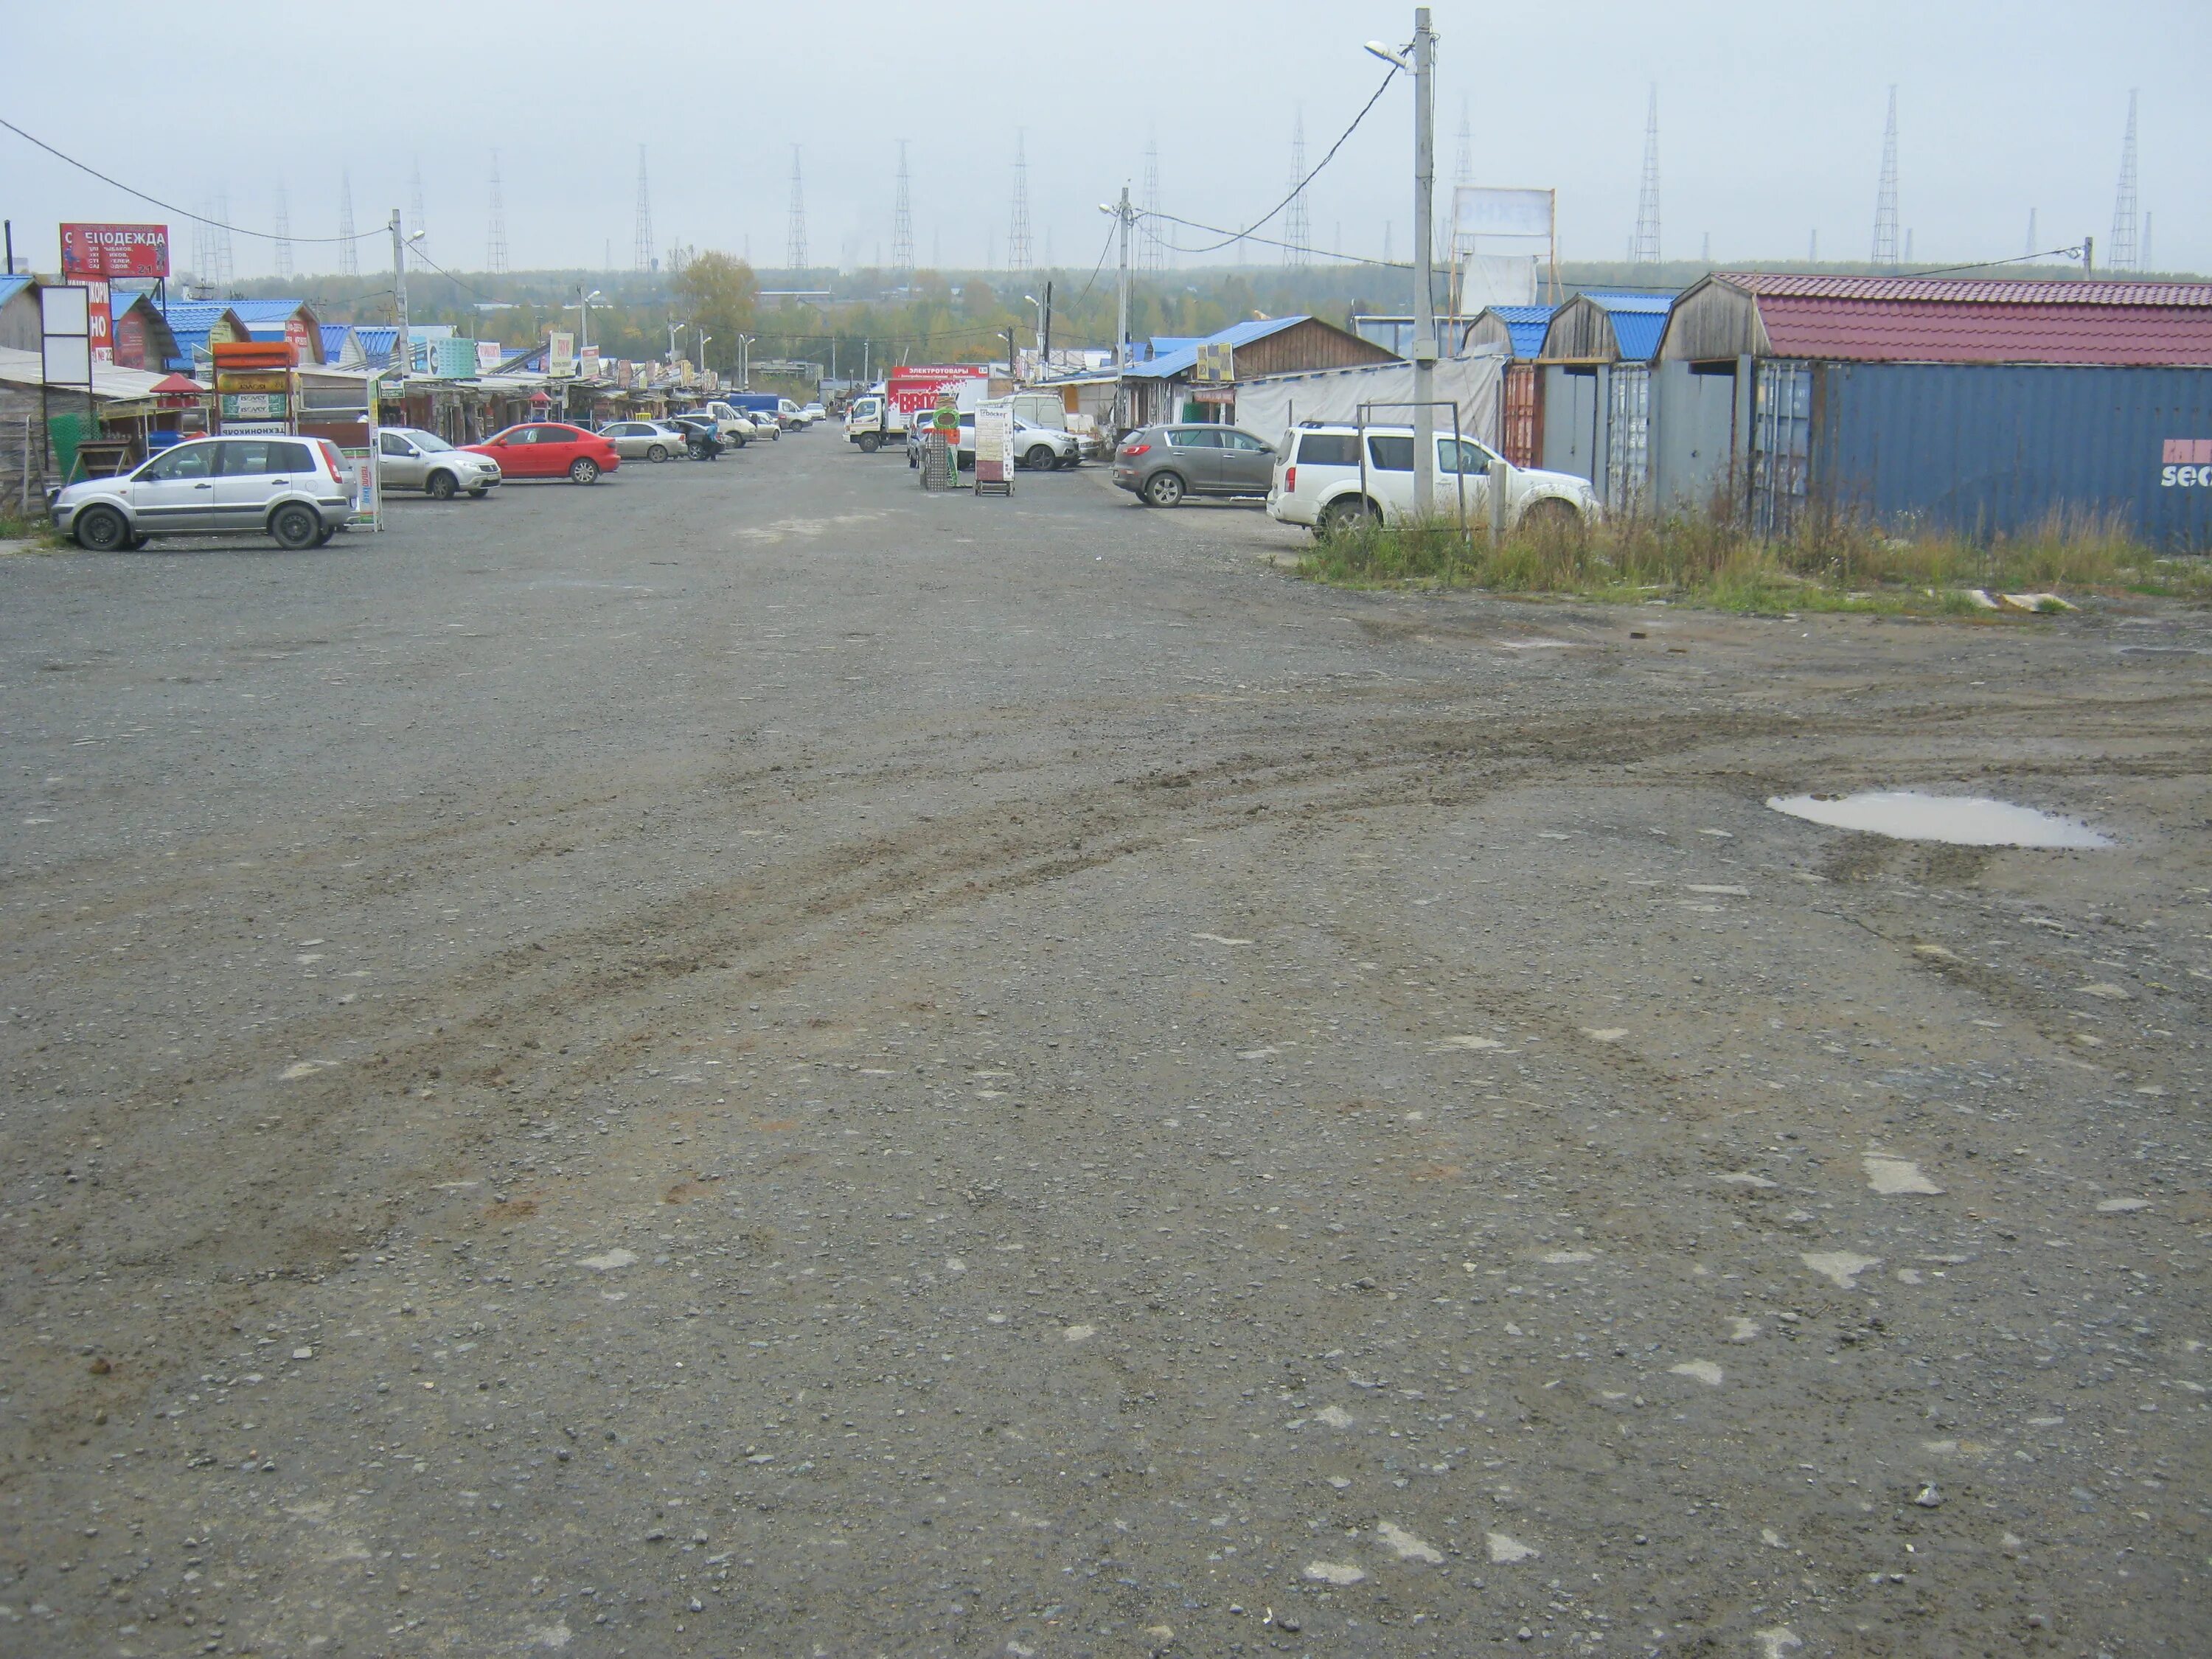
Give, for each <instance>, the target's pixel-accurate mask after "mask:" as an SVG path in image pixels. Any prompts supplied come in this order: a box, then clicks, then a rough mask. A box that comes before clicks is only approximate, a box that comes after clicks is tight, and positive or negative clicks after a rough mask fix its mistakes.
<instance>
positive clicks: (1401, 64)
mask: <svg viewBox="0 0 2212 1659" xmlns="http://www.w3.org/2000/svg"><path fill="white" fill-rule="evenodd" d="M1367 50H1368V51H1370V52H1373V53H1374V54H1375V56H1376V57H1377V58H1381V59H1382V60H1383V62H1384V63H1386V64H1392V65H1394V66H1395V67H1396V68H1398V69H1401V70H1409V69H1411V68H1413V65H1412V64H1409V63H1407V61H1406V54H1405V53H1404V52H1399V51H1397V50H1396V49H1395V48H1394V47H1390V46H1384V45H1383V43H1382V42H1381V41H1380V40H1370V41H1369V42H1368V43H1367Z"/></svg>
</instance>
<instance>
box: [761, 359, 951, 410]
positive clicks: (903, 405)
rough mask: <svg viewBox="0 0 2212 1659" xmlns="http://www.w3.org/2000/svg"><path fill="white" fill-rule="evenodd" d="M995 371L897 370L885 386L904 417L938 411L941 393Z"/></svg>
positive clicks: (763, 367) (942, 366)
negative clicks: (938, 400)
mask: <svg viewBox="0 0 2212 1659" xmlns="http://www.w3.org/2000/svg"><path fill="white" fill-rule="evenodd" d="M753 367H754V368H756V369H757V370H759V371H761V372H763V373H767V372H769V365H768V364H766V363H755V364H754V365H753ZM990 373H991V371H990V370H989V369H988V368H986V367H985V366H984V365H982V364H981V363H940V364H933V365H930V366H927V367H924V368H895V369H893V370H892V371H891V372H890V380H888V382H887V383H886V386H885V392H886V394H887V396H888V398H889V400H890V406H891V407H892V408H893V409H895V410H898V411H899V412H900V413H901V414H902V415H912V414H914V413H915V412H916V411H917V410H927V409H934V408H936V407H937V398H938V394H939V392H950V391H952V390H953V389H954V388H955V387H957V386H958V385H959V384H960V383H961V382H962V381H963V380H987V379H988V378H989V375H990Z"/></svg>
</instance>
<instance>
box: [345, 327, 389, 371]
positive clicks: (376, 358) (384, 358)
mask: <svg viewBox="0 0 2212 1659" xmlns="http://www.w3.org/2000/svg"><path fill="white" fill-rule="evenodd" d="M353 337H354V338H355V340H356V341H357V342H358V343H360V346H361V355H362V358H363V359H364V360H365V361H366V362H368V366H369V367H370V368H390V367H391V366H392V343H393V342H394V341H396V340H398V337H399V330H398V327H397V326H396V325H393V324H391V323H356V324H355V325H354V329H353Z"/></svg>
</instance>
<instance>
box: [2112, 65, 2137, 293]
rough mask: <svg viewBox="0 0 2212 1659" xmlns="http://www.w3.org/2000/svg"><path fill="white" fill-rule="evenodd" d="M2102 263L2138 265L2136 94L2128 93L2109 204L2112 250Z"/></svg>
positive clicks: (2121, 266) (2115, 266)
mask: <svg viewBox="0 0 2212 1659" xmlns="http://www.w3.org/2000/svg"><path fill="white" fill-rule="evenodd" d="M2105 263H2106V264H2107V265H2109V266H2110V267H2112V269H2113V270H2136V269H2138V268H2139V267H2140V266H2141V265H2142V250H2141V249H2140V248H2139V247H2138V246H2136V94H2134V93H2133V92H2132V91H2130V93H2129V94H2128V136H2127V137H2125V138H2124V139H2122V140H2121V141H2120V193H2119V195H2118V197H2115V198H2114V199H2113V202H2112V252H2110V253H2108V254H2106V256H2105Z"/></svg>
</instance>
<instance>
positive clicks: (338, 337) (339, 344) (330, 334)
mask: <svg viewBox="0 0 2212 1659" xmlns="http://www.w3.org/2000/svg"><path fill="white" fill-rule="evenodd" d="M350 326H351V325H349V324H346V323H325V324H324V325H323V361H324V362H326V363H334V362H337V360H338V354H339V353H341V352H343V350H344V349H345V337H346V330H347V329H348V328H349V327H350Z"/></svg>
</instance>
